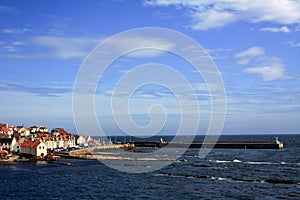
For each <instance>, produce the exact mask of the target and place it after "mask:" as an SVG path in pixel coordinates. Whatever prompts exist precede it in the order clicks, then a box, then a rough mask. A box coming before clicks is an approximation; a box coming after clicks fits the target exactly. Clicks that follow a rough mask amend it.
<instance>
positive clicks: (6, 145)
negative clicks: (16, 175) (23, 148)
mask: <svg viewBox="0 0 300 200" xmlns="http://www.w3.org/2000/svg"><path fill="white" fill-rule="evenodd" d="M0 144H1V146H2V148H3V149H4V150H8V151H11V152H12V151H17V145H18V143H17V140H16V138H15V137H13V138H0Z"/></svg>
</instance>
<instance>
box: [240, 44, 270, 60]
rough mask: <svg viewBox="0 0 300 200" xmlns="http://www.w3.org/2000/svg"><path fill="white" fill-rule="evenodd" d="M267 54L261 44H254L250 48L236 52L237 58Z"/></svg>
mask: <svg viewBox="0 0 300 200" xmlns="http://www.w3.org/2000/svg"><path fill="white" fill-rule="evenodd" d="M264 54H265V50H264V49H263V48H262V47H260V46H253V47H250V48H249V49H247V50H245V51H242V52H239V53H237V54H235V57H236V58H243V57H255V56H261V55H264Z"/></svg>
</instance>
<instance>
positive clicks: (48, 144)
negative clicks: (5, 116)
mask: <svg viewBox="0 0 300 200" xmlns="http://www.w3.org/2000/svg"><path fill="white" fill-rule="evenodd" d="M96 145H99V140H96V139H94V138H92V137H91V136H80V135H76V134H74V133H69V132H67V131H66V130H65V129H64V128H53V129H51V131H49V130H48V128H47V127H45V126H37V125H36V126H31V127H25V126H24V125H22V126H11V125H8V124H6V123H0V161H5V160H9V158H12V157H13V158H16V157H17V158H18V159H14V160H13V161H16V160H18V161H22V160H24V158H26V159H31V160H33V159H34V160H44V159H46V158H48V159H53V156H54V155H55V153H56V152H68V151H71V150H76V149H81V148H86V147H93V146H96ZM10 160H11V159H10Z"/></svg>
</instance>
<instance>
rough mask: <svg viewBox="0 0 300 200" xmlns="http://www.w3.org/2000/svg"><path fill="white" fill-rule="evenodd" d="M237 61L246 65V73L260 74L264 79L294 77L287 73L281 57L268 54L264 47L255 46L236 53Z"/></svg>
mask: <svg viewBox="0 0 300 200" xmlns="http://www.w3.org/2000/svg"><path fill="white" fill-rule="evenodd" d="M235 58H236V59H237V60H236V62H237V64H239V65H243V66H246V67H247V68H246V69H244V70H243V72H244V73H248V74H258V75H260V76H261V77H262V79H263V81H273V80H287V79H291V78H294V77H292V76H288V75H286V74H285V66H284V64H283V63H282V61H281V59H279V58H277V57H274V56H268V55H266V53H265V50H264V49H263V48H262V47H259V46H254V47H250V48H249V49H247V50H245V51H242V52H239V53H237V54H235Z"/></svg>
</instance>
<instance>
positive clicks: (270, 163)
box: [208, 159, 300, 165]
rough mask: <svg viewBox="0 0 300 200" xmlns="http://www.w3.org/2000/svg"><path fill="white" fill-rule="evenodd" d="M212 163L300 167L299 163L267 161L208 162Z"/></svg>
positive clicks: (235, 160)
mask: <svg viewBox="0 0 300 200" xmlns="http://www.w3.org/2000/svg"><path fill="white" fill-rule="evenodd" d="M208 161H209V162H214V163H243V164H250V165H300V163H287V162H284V161H282V162H268V161H242V160H238V159H234V160H208Z"/></svg>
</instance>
